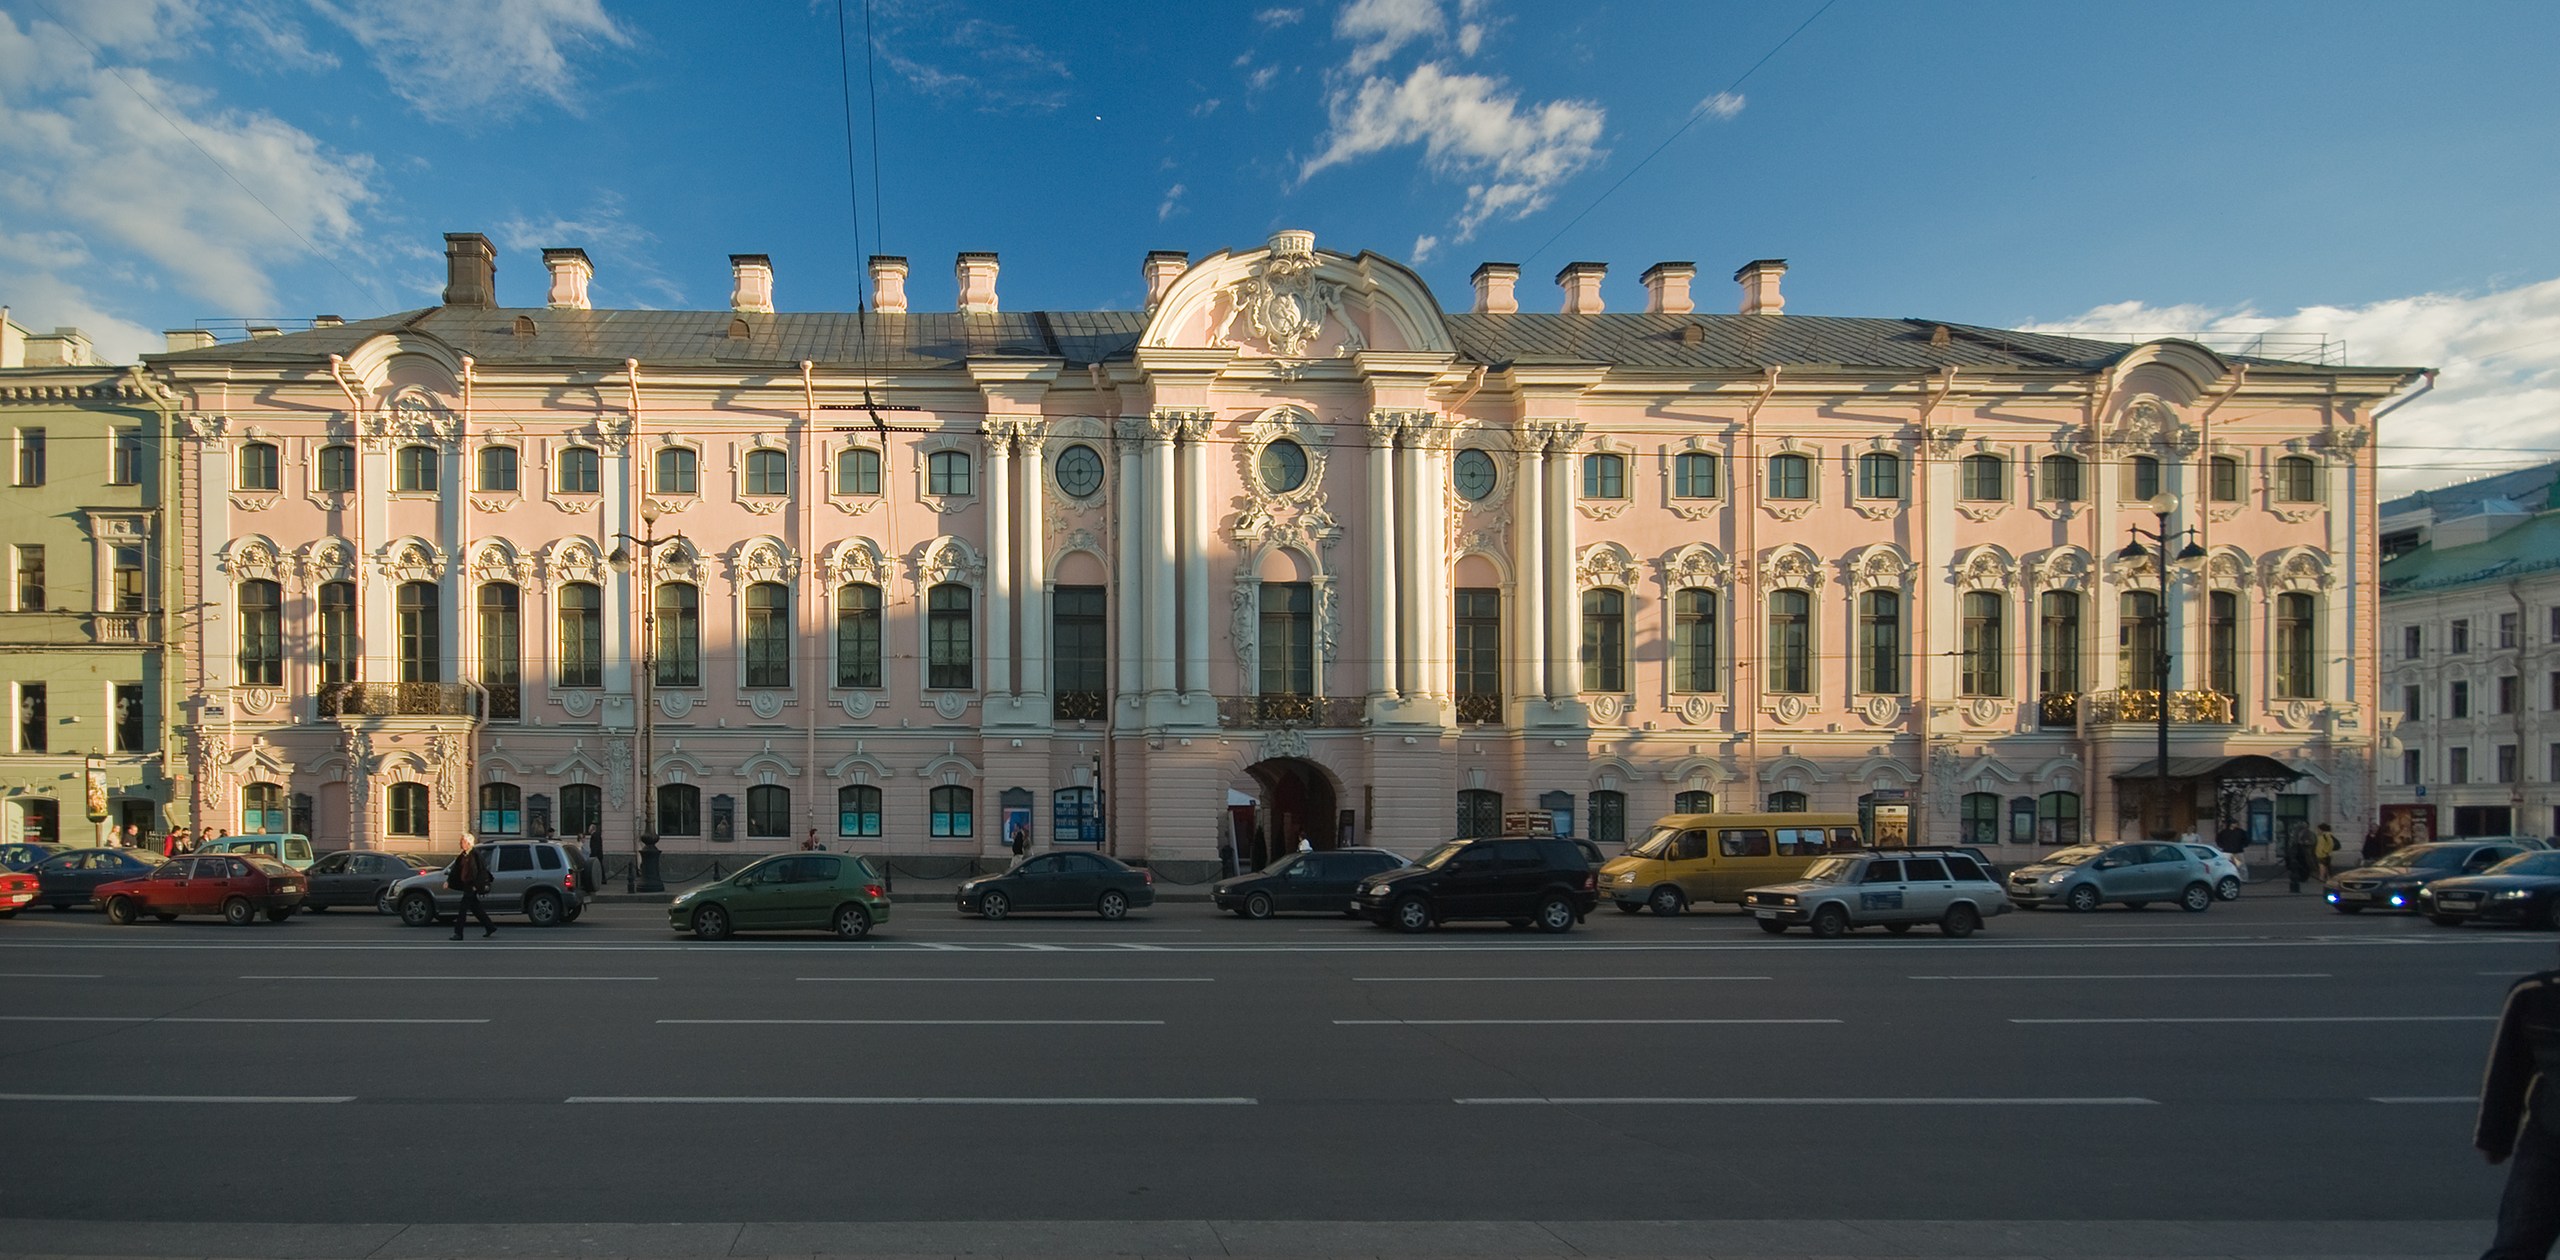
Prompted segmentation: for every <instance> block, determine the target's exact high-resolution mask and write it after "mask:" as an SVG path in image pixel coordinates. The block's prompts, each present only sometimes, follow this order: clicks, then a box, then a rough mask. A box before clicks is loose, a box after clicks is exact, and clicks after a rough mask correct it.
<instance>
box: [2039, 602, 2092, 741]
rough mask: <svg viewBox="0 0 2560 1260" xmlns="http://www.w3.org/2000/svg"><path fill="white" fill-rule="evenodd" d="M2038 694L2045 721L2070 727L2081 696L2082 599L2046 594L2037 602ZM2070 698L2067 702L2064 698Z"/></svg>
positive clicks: (2076, 712) (2075, 718) (2075, 715)
mask: <svg viewBox="0 0 2560 1260" xmlns="http://www.w3.org/2000/svg"><path fill="white" fill-rule="evenodd" d="M2036 614H2037V624H2036V692H2037V695H2038V700H2039V705H2040V707H2041V708H2042V710H2043V714H2044V718H2045V720H2047V721H2050V722H2052V723H2053V724H2054V725H2056V726H2069V725H2071V724H2072V723H2073V722H2074V721H2075V720H2077V716H2078V709H2077V706H2078V703H2079V700H2078V697H2079V694H2080V653H2081V650H2082V647H2081V641H2080V596H2079V594H2078V593H2077V592H2074V591H2046V592H2045V593H2043V594H2042V595H2040V596H2037V598H2036ZM2066 696H2068V697H2071V699H2069V700H2064V699H2062V697H2066Z"/></svg>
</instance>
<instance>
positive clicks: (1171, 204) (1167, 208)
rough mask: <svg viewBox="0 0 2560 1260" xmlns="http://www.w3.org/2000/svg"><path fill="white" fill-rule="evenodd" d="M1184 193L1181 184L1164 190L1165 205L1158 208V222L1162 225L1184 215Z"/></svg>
mask: <svg viewBox="0 0 2560 1260" xmlns="http://www.w3.org/2000/svg"><path fill="white" fill-rule="evenodd" d="M1182 193H1183V188H1182V185H1180V184H1176V185H1174V186H1173V187H1171V188H1168V189H1165V190H1164V204H1163V205H1160V206H1157V207H1156V222H1158V223H1162V222H1164V221H1165V220H1167V219H1170V218H1172V217H1173V216H1175V215H1177V214H1180V213H1182Z"/></svg>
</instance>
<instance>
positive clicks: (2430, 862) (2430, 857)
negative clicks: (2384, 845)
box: [2374, 844, 2461, 871]
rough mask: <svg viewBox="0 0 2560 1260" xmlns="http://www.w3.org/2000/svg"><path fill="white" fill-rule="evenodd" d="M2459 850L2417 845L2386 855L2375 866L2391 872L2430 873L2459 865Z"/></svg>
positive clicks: (2447, 847)
mask: <svg viewBox="0 0 2560 1260" xmlns="http://www.w3.org/2000/svg"><path fill="white" fill-rule="evenodd" d="M2459 854H2460V850H2459V849H2457V848H2454V847H2449V846H2440V845H2432V844H2429V845H2418V846H2415V847H2412V848H2406V849H2402V850H2400V851H2399V852H2397V853H2386V854H2384V855H2383V857H2382V860H2381V861H2379V862H2376V863H2374V865H2375V866H2377V867H2380V868H2382V869H2385V870H2393V871H2431V870H2436V869H2438V868H2440V867H2447V866H2455V865H2458V864H2460V862H2461V858H2460V856H2459Z"/></svg>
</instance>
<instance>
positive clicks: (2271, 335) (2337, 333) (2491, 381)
mask: <svg viewBox="0 0 2560 1260" xmlns="http://www.w3.org/2000/svg"><path fill="white" fill-rule="evenodd" d="M2021 327H2024V328H2027V329H2031V330H2037V331H2048V332H2062V331H2076V332H2084V333H2109V334H2115V335H2119V336H2131V337H2151V336H2176V335H2186V336H2194V335H2198V334H2202V335H2203V338H2204V340H2205V341H2206V343H2207V344H2209V345H2212V346H2214V347H2215V348H2217V349H2222V350H2245V349H2246V348H2247V347H2248V344H2249V342H2250V340H2251V339H2252V338H2256V337H2260V336H2263V337H2265V339H2266V341H2265V344H2266V348H2267V352H2268V353H2271V354H2276V353H2284V354H2289V353H2292V352H2294V351H2297V350H2303V349H2307V348H2308V345H2307V343H2308V342H2309V341H2310V339H2311V338H2312V336H2313V335H2315V334H2326V335H2328V336H2329V337H2330V338H2332V339H2333V340H2343V341H2344V342H2345V345H2344V348H2343V353H2344V358H2345V361H2347V362H2349V363H2358V364H2379V365H2386V366H2393V367H2425V368H2439V369H2441V370H2442V375H2441V376H2440V377H2439V378H2438V380H2437V383H2436V388H2435V389H2434V390H2433V391H2431V392H2429V393H2427V394H2426V395H2425V396H2423V397H2420V398H2418V399H2416V400H2415V401H2413V402H2411V403H2409V404H2408V405H2407V406H2405V407H2401V408H2399V409H2397V410H2395V411H2393V412H2392V413H2391V414H2389V415H2387V416H2385V417H2383V419H2382V467H2383V472H2382V490H2383V493H2384V494H2386V495H2391V494H2401V493H2406V492H2408V491H2411V490H2419V489H2424V488H2426V487H2429V486H2435V485H2441V484H2444V483H2446V482H2449V481H2456V480H2461V479H2463V478H2467V477H2471V476H2476V475H2479V474H2481V473H2484V472H2489V471H2495V470H2497V469H2501V468H2516V467H2524V466H2528V465H2533V464H2542V463H2548V462H2550V461H2551V460H2552V459H2553V458H2554V451H2555V450H2560V279H2553V280H2544V281H2541V282H2539V283H2534V284H2527V285H2521V286H2518V287H2516V288H2511V289H2501V290H2497V291H2494V292H2489V293H2421V294H2417V295H2414V296H2410V297H2399V298H2386V299H2384V300H2382V301H2378V302H2369V303H2365V304H2363V305H2359V306H2312V307H2304V308H2302V309H2300V310H2296V311H2293V312H2291V313H2289V314H2274V315H2271V314H2267V313H2264V312H2261V311H2259V310H2257V309H2256V308H2254V307H2246V306H2244V307H2240V308H2238V309H2222V308H2216V307H2209V306H2197V305H2182V306H2149V305H2145V304H2143V303H2140V302H2116V303H2110V304H2108V305H2105V306H2099V307H2095V308H2093V309H2091V310H2088V311H2084V312H2082V313H2080V314H2079V315H2076V316H2073V317H2071V318H2069V319H2063V320H2055V321H2051V322H2049V323H2040V324H2026V325H2021ZM2412 388H2413V389H2414V388H2415V387H2414V386H2413V387H2412Z"/></svg>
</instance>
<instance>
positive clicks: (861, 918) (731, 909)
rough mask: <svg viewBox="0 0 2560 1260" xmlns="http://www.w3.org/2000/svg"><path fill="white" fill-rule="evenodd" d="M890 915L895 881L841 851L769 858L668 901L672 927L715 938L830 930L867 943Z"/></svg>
mask: <svg viewBox="0 0 2560 1260" xmlns="http://www.w3.org/2000/svg"><path fill="white" fill-rule="evenodd" d="M888 917H889V881H888V880H886V879H883V878H881V875H880V872H878V871H876V870H873V869H872V868H871V864H870V863H869V862H868V861H865V860H864V859H862V858H859V857H855V856H852V855H851V854H842V853H786V854H781V855H779V856H775V857H769V858H766V859H764V860H763V861H761V862H757V863H755V864H754V865H752V866H749V867H747V868H746V869H745V870H742V871H739V872H738V873H737V874H735V875H732V876H730V877H729V878H727V879H724V880H721V881H719V882H718V883H714V884H706V885H704V886H703V887H700V888H696V889H692V890H690V891H688V892H686V893H684V894H683V895H682V896H679V897H677V898H676V899H675V900H674V901H671V902H669V903H667V926H668V927H670V928H673V929H675V930H676V931H679V932H691V933H693V934H694V935H695V936H698V937H701V938H702V939H704V940H706V941H716V940H720V939H722V938H724V937H726V936H728V935H729V934H730V933H731V932H797V931H810V930H817V929H824V930H827V931H832V932H834V933H835V934H836V935H837V936H840V937H842V938H844V939H845V940H848V941H853V940H860V939H862V938H863V937H865V936H868V935H870V934H871V929H872V928H873V927H874V926H876V925H878V924H879V923H880V922H881V921H882V920H885V919H887V918H888Z"/></svg>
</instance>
